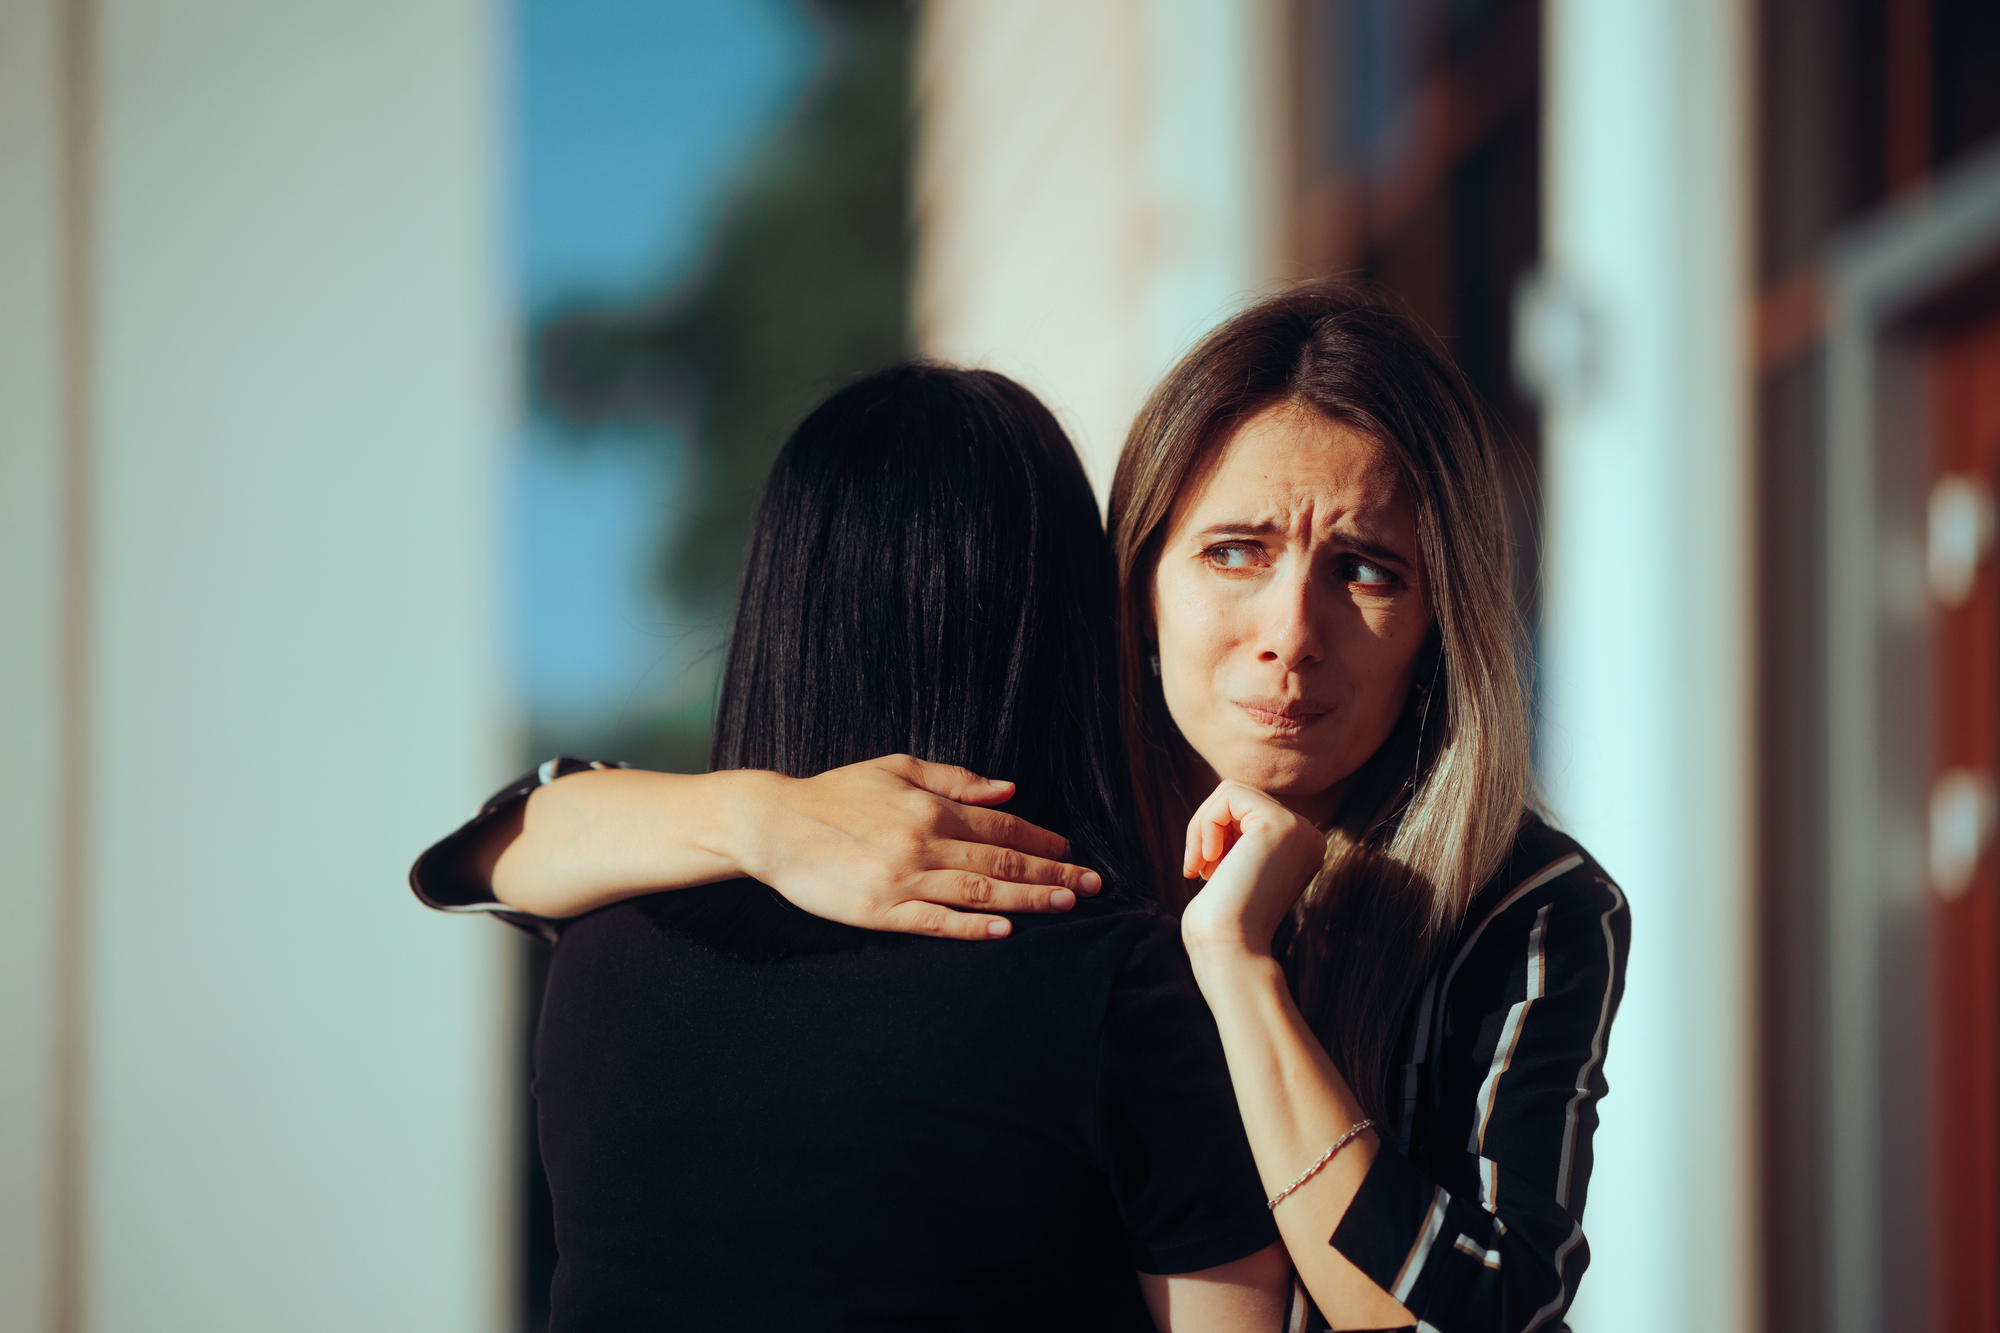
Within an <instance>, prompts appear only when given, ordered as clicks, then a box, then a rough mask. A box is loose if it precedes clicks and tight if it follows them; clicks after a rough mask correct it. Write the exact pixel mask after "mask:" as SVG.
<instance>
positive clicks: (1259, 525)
mask: <svg viewBox="0 0 2000 1333" xmlns="http://www.w3.org/2000/svg"><path fill="white" fill-rule="evenodd" d="M1188 535H1189V536H1190V537H1192V538H1194V539H1195V540H1196V541H1208V540H1211V539H1213V538H1217V537H1225V538H1226V537H1282V536H1284V535H1285V529H1284V527H1283V525H1281V524H1277V523H1273V522H1271V521H1270V520H1269V519H1262V520H1258V521H1255V522H1235V521H1229V520H1225V521H1223V522H1221V523H1211V524H1209V525H1208V526H1207V527H1205V528H1202V529H1200V530H1199V531H1196V532H1191V533H1189V534H1188ZM1339 540H1340V544H1341V545H1342V546H1345V547H1347V548H1348V549H1350V550H1352V551H1355V552H1357V553H1358V554H1361V555H1365V556H1367V557H1368V558H1369V559H1371V560H1387V561H1389V562H1391V563H1392V564H1398V565H1402V566H1403V567H1405V568H1410V567H1412V566H1411V560H1410V557H1408V556H1406V555H1401V554H1398V553H1397V552H1396V551H1394V550H1392V549H1391V548H1389V547H1387V546H1383V545H1382V544H1381V543H1379V542H1371V541H1369V540H1367V539H1366V538H1365V537H1359V536H1356V535H1355V534H1353V533H1351V532H1343V533H1340V534H1339Z"/></svg>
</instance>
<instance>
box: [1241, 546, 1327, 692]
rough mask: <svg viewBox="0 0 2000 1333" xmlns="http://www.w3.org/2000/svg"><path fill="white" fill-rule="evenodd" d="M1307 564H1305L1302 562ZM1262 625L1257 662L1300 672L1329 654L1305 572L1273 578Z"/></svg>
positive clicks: (1310, 584)
mask: <svg viewBox="0 0 2000 1333" xmlns="http://www.w3.org/2000/svg"><path fill="white" fill-rule="evenodd" d="M1300 563H1303V562H1300ZM1264 591H1265V595H1264V597H1262V598H1260V599H1259V600H1260V601H1262V602H1264V606H1263V607H1262V608H1260V609H1261V610H1262V611H1263V620H1262V623H1261V624H1260V625H1259V626H1258V639H1259V643H1258V650H1257V660H1258V661H1259V662H1267V663H1271V664H1273V665H1276V666H1279V667H1281V668H1283V669H1284V670H1286V671H1300V670H1303V669H1304V668H1306V667H1308V666H1312V665H1314V664H1315V663H1317V662H1319V661H1320V659H1321V658H1322V657H1323V656H1324V655H1325V648H1324V645H1323V643H1322V639H1321V631H1320V624H1319V616H1318V615H1317V614H1316V609H1317V608H1316V607H1315V605H1314V601H1315V598H1314V595H1313V586H1312V580H1311V579H1310V578H1309V577H1306V576H1305V574H1304V573H1303V572H1296V573H1291V572H1288V573H1287V574H1286V575H1284V576H1282V577H1279V578H1275V579H1272V580H1271V581H1270V582H1269V583H1268V584H1266V585H1265V590H1264Z"/></svg>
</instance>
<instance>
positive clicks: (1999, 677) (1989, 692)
mask: <svg viewBox="0 0 2000 1333" xmlns="http://www.w3.org/2000/svg"><path fill="white" fill-rule="evenodd" d="M1929 370H1930V402H1931V406H1932V416H1931V421H1932V427H1933V434H1932V442H1933V453H1932V480H1933V488H1932V491H1931V496H1930V512H1929V525H1930V529H1929V532H1928V534H1927V542H1928V547H1929V550H1928V557H1929V560H1928V567H1929V582H1930V586H1931V599H1932V603H1933V606H1934V610H1935V618H1934V621H1933V624H1934V626H1935V630H1934V634H1935V638H1934V639H1933V654H1932V660H1933V662H1934V663H1935V666H1934V668H1933V671H1934V678H1933V689H1934V693H1933V696H1932V698H1933V705H1932V724H1931V729H1932V736H1931V748H1932V756H1933V757H1932V762H1931V779H1932V784H1933V785H1932V789H1931V798H1930V818H1931V828H1930V879H1931V891H1932V896H1931V922H1932V927H1931V931H1932V952H1931V958H1932V963H1933V968H1934V970H1933V975H1932V982H1931V995H1930V1006H1931V1022H1930V1031H1931V1033H1932V1049H1931V1060H1930V1067H1931V1071H1932V1072H1931V1081H1932V1085H1931V1089H1930V1092H1931V1106H1932V1107H1933V1111H1932V1120H1931V1124H1932V1153H1933V1161H1932V1189H1931V1198H1932V1200H1933V1203H1932V1207H1933V1214H1932V1227H1933V1230H1932V1235H1933V1237H1934V1239H1935V1244H1934V1247H1933V1250H1932V1254H1933V1256H1934V1258H1933V1262H1934V1264H1935V1269H1934V1275H1933V1283H1934V1286H1933V1295H1932V1312H1933V1322H1932V1327H1933V1328H1936V1329H1951V1330H1963V1331H1964V1333H2000V855H1996V850H1995V837H1994V834H1995V823H1996V820H1995V814H1996V810H1995V796H1994V791H1995V787H1994V783H1995V778H1996V776H2000V569H1996V562H1995V559H1994V528H1995V523H1994V501H1993V496H1994V494H1995V493H1996V491H2000V316H1994V315H1989V316H1987V317H1986V318H1984V319H1982V320H1981V321H1980V322H1978V323H1977V324H1974V325H1971V326H1967V327H1961V328H1960V329H1958V330H1957V331H1955V332H1951V333H1948V334H1946V335H1944V336H1942V337H1940V338H1939V339H1938V340H1937V341H1936V343H1935V344H1934V345H1933V351H1932V356H1931V358H1930V366H1929Z"/></svg>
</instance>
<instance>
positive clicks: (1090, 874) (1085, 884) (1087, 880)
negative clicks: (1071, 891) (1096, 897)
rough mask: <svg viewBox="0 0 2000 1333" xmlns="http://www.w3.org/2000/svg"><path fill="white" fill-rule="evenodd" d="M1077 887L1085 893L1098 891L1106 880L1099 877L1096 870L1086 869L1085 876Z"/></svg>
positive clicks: (1078, 882)
mask: <svg viewBox="0 0 2000 1333" xmlns="http://www.w3.org/2000/svg"><path fill="white" fill-rule="evenodd" d="M1077 887H1078V888H1079V889H1081V890H1082V891H1083V892H1085V893H1096V892H1097V891H1098V890H1099V889H1101V888H1103V887H1104V881H1103V880H1102V879H1100V878H1098V875H1097V872H1096V871H1095V870H1086V871H1084V872H1083V878H1082V879H1080V880H1078V881H1077Z"/></svg>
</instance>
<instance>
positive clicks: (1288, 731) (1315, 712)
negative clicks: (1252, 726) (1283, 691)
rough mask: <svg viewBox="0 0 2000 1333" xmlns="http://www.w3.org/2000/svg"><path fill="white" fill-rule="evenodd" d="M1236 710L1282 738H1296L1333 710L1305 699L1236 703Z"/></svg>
mask: <svg viewBox="0 0 2000 1333" xmlns="http://www.w3.org/2000/svg"><path fill="white" fill-rule="evenodd" d="M1236 706H1237V707H1238V708H1241V709H1242V710H1243V711H1244V712H1246V713H1248V714H1249V715H1250V720H1251V721H1253V722H1255V723H1257V724H1258V725H1259V726H1264V727H1269V728H1270V729H1271V730H1273V731H1275V732H1277V733H1278V734H1279V735H1282V736H1296V735H1298V734H1299V733H1300V732H1302V731H1304V730H1305V729H1306V728H1307V727H1309V726H1311V725H1312V724H1313V723H1315V722H1317V721H1319V720H1320V719H1321V718H1323V717H1325V716H1326V715H1327V714H1328V713H1331V712H1332V711H1333V710H1332V709H1331V708H1327V707H1322V706H1321V705H1319V704H1315V703H1312V702H1310V701H1309V700H1305V699H1295V700H1293V701H1292V702H1290V703H1271V704H1253V703H1243V702H1241V701H1238V703H1237V705H1236Z"/></svg>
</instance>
